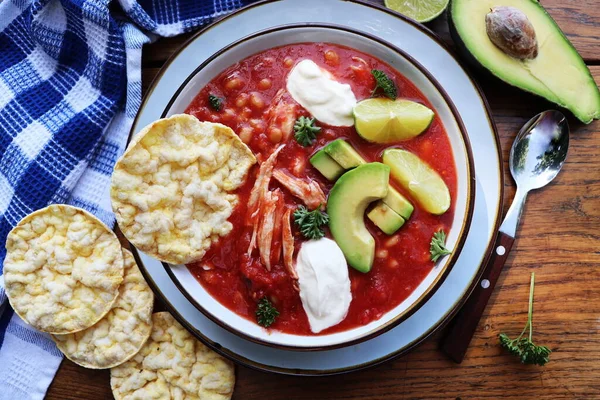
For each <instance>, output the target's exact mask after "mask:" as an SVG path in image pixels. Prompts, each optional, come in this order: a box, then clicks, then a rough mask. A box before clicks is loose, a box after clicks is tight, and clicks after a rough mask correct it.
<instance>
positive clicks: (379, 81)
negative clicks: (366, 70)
mask: <svg viewBox="0 0 600 400" xmlns="http://www.w3.org/2000/svg"><path fill="white" fill-rule="evenodd" d="M371 75H373V77H374V78H375V88H374V89H373V91H372V92H371V97H374V96H375V95H376V94H377V92H378V91H380V90H381V91H382V92H383V94H384V95H385V97H389V98H390V99H392V100H396V97H398V89H397V88H396V84H395V83H394V81H393V80H392V79H391V78H390V77H389V76H387V74H386V73H385V72H383V71H380V70H378V69H372V70H371Z"/></svg>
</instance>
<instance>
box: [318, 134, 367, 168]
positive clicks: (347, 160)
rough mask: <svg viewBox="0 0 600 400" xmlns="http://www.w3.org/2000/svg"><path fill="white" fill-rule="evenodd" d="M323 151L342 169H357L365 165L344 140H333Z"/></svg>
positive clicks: (363, 160) (362, 159)
mask: <svg viewBox="0 0 600 400" xmlns="http://www.w3.org/2000/svg"><path fill="white" fill-rule="evenodd" d="M323 150H325V152H326V153H327V154H328V155H329V156H330V157H331V158H333V159H334V160H335V162H337V163H338V164H339V165H341V166H342V168H344V169H350V168H354V167H358V166H359V165H362V164H365V163H366V161H365V159H364V158H362V157H361V155H360V154H358V152H357V151H356V150H354V147H352V145H351V144H350V143H348V142H346V141H345V140H344V139H336V140H334V141H333V142H331V143H329V144H328V145H327V146H325V147H324V148H323Z"/></svg>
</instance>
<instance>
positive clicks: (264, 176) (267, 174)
mask: <svg viewBox="0 0 600 400" xmlns="http://www.w3.org/2000/svg"><path fill="white" fill-rule="evenodd" d="M284 147H285V144H282V145H281V146H279V147H277V149H275V151H274V152H273V153H272V154H271V155H270V156H269V158H267V159H266V160H265V161H264V162H263V163H262V164H260V168H259V169H258V175H257V177H256V181H255V182H254V186H253V187H252V191H251V192H250V199H249V200H248V211H247V214H246V225H247V226H252V238H251V239H250V245H249V246H248V255H251V254H252V252H253V251H254V249H255V248H256V236H257V234H258V227H259V224H258V222H259V221H258V220H259V214H260V209H261V203H262V201H263V199H264V197H265V196H266V194H267V192H268V190H269V183H270V182H271V176H272V174H273V168H274V167H275V163H276V162H277V155H278V154H279V152H280V151H281V150H282V149H283V148H284Z"/></svg>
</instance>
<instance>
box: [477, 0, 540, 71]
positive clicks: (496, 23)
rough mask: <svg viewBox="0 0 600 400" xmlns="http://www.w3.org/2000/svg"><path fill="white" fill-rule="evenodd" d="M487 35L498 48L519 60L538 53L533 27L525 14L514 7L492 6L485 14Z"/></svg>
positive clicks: (533, 56)
mask: <svg viewBox="0 0 600 400" xmlns="http://www.w3.org/2000/svg"><path fill="white" fill-rule="evenodd" d="M485 28H486V31H487V34H488V37H489V38H490V40H491V41H492V43H494V44H495V45H496V46H497V47H498V48H499V49H500V50H502V51H503V52H504V53H506V54H508V55H509V56H511V57H514V58H517V59H519V60H527V59H529V60H530V59H534V58H536V57H537V55H538V44H537V39H536V35H535V29H534V28H533V25H532V24H531V22H530V21H529V19H528V18H527V16H526V15H525V14H524V13H523V12H522V11H521V10H519V9H517V8H514V7H504V6H502V7H494V8H492V9H491V11H490V12H489V13H488V14H487V15H486V16H485Z"/></svg>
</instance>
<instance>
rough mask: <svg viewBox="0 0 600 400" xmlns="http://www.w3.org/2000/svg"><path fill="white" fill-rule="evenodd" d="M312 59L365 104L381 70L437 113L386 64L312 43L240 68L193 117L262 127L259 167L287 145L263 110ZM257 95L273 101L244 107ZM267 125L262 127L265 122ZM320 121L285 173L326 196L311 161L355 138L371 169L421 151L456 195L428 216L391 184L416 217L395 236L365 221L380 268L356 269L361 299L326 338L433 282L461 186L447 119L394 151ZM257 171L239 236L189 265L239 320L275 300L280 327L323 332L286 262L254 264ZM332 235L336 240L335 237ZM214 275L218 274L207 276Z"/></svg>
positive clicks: (288, 159) (285, 160) (290, 149)
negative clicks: (374, 72) (251, 212)
mask: <svg viewBox="0 0 600 400" xmlns="http://www.w3.org/2000/svg"><path fill="white" fill-rule="evenodd" d="M328 50H333V51H334V52H335V53H337V56H338V60H339V62H338V63H337V64H336V63H335V62H333V63H332V62H329V63H328V62H326V58H325V53H326V52H327V51H328ZM353 57H360V58H361V59H363V60H364V61H365V62H366V64H367V66H366V67H365V68H364V69H360V70H358V71H355V70H354V69H352V68H351V66H360V65H361V64H362V61H357V60H356V58H354V59H353ZM305 58H309V59H311V60H313V61H314V62H316V63H317V64H318V65H320V66H321V67H322V68H324V69H326V70H328V71H329V72H331V73H332V75H333V76H334V77H335V78H336V79H337V80H338V81H340V82H344V83H348V84H349V85H350V86H351V87H352V90H353V91H354V93H355V95H356V98H357V100H359V101H360V100H363V99H365V98H368V97H370V96H371V91H372V88H373V87H374V86H375V82H374V79H373V77H372V76H371V74H370V71H371V69H380V70H383V71H384V72H385V73H387V74H388V75H389V76H390V77H392V79H393V80H394V81H395V83H396V85H397V87H398V94H399V97H401V98H407V99H411V100H414V101H417V102H420V103H422V104H424V105H426V106H428V107H430V108H433V107H432V106H431V104H430V103H429V102H428V101H427V99H426V98H425V96H424V95H423V94H422V93H421V92H420V91H419V89H417V88H416V87H415V85H414V84H413V83H412V82H410V81H409V80H408V79H407V78H405V77H404V76H403V75H401V74H400V73H399V72H397V71H396V70H394V69H393V68H391V67H390V66H388V65H387V64H385V63H383V62H382V61H380V60H378V59H376V58H374V57H372V56H369V55H367V54H364V53H361V52H358V51H356V50H353V49H350V48H346V47H343V46H338V45H331V44H323V43H304V44H294V45H288V46H283V47H279V48H273V49H269V50H266V51H264V52H261V53H258V54H255V55H253V56H251V57H248V58H247V59H245V60H243V61H241V62H239V63H237V64H235V65H233V66H231V67H230V68H228V69H226V70H225V71H223V72H222V73H221V74H220V75H219V76H217V77H216V78H214V79H213V80H212V81H211V82H209V83H208V84H207V85H206V86H205V87H204V88H203V89H202V90H201V91H200V93H199V94H198V95H197V96H196V98H195V99H194V100H193V101H192V103H191V104H190V106H189V107H188V108H187V109H186V113H189V114H192V115H194V116H196V117H198V118H199V119H200V120H204V121H213V122H220V123H223V124H225V125H227V126H229V127H231V128H232V129H233V130H234V131H235V132H237V133H238V134H239V132H240V130H241V129H242V128H244V127H251V126H254V133H253V135H252V137H251V139H250V140H249V141H248V143H247V144H248V146H249V147H250V148H251V149H252V151H253V152H254V153H255V155H256V156H257V158H258V159H259V161H264V160H265V159H266V158H267V157H268V155H269V154H270V153H271V152H272V151H273V149H274V148H275V147H276V146H278V143H273V142H272V141H270V140H269V138H268V135H267V132H265V130H266V129H267V127H266V122H265V121H263V120H262V115H263V112H264V110H265V109H267V108H268V105H269V103H270V101H271V100H272V99H273V97H274V96H275V94H276V93H277V91H278V90H279V89H280V88H285V85H286V77H287V74H288V72H289V71H290V70H291V66H292V65H294V64H295V63H297V62H298V61H300V60H301V59H305ZM330 58H331V57H330ZM289 59H291V60H292V63H291V65H289V66H287V65H286V62H287V63H288V64H290V62H289ZM334 61H335V58H334ZM231 77H238V78H240V79H242V80H243V81H244V83H243V85H242V86H240V87H234V88H233V89H231V86H232V85H229V88H228V82H230V78H231ZM263 79H269V80H270V81H271V85H270V87H268V88H266V85H264V82H263V84H262V86H261V83H260V81H261V80H263ZM233 86H234V85H233ZM252 92H257V93H259V94H260V97H261V99H262V100H263V101H264V104H265V106H264V108H257V107H254V108H252V107H250V106H249V105H248V101H247V102H246V104H242V103H243V101H240V102H239V104H236V102H237V101H238V100H239V99H240V98H243V97H244V96H241V97H240V94H242V93H247V94H249V93H252ZM209 94H213V95H216V96H219V97H221V98H222V99H223V108H222V109H221V110H220V111H219V112H216V111H214V110H212V109H211V108H210V107H209V105H208V95H209ZM299 110H300V111H298V115H297V116H300V115H307V116H308V115H309V114H308V113H307V112H306V111H305V110H304V109H303V108H302V107H299ZM253 120H254V121H253ZM261 121H262V123H263V124H262V125H261V124H259V123H258V122H261ZM317 123H318V125H319V126H321V127H322V128H323V129H322V131H321V133H320V134H319V135H318V136H317V140H316V142H315V143H314V144H313V145H312V146H309V147H306V148H305V147H302V146H300V145H299V144H298V143H297V142H296V141H295V140H294V138H293V135H292V137H291V138H290V139H289V140H288V141H287V142H286V147H285V148H284V149H283V150H282V151H281V153H280V154H279V156H278V158H277V160H278V162H277V166H276V167H277V168H284V169H287V170H288V172H290V173H291V174H294V175H297V176H299V177H308V178H310V179H314V180H316V181H317V182H318V183H319V184H320V185H321V187H322V188H323V190H324V192H325V194H328V193H329V190H330V189H331V187H332V186H333V182H329V181H328V180H327V179H326V178H324V177H323V176H322V175H321V174H320V173H319V172H318V171H317V170H316V169H314V168H313V167H312V166H311V165H310V163H309V161H308V159H309V158H310V156H311V155H312V154H314V153H315V152H316V151H317V150H318V149H320V148H321V147H323V146H324V145H325V144H327V143H329V142H330V141H332V140H334V139H337V138H345V139H346V140H348V142H349V143H351V144H352V145H353V147H354V148H355V149H356V150H357V151H358V152H359V153H360V154H361V155H362V156H363V157H364V158H365V159H366V160H367V161H368V162H373V161H379V162H381V154H382V153H383V151H384V150H385V149H386V148H389V147H398V148H403V149H406V150H409V151H411V152H413V153H415V154H417V155H418V156H419V157H420V158H421V159H423V160H424V161H426V162H427V163H428V164H429V165H430V166H431V167H432V168H433V169H435V170H436V171H437V172H438V173H439V174H440V175H441V176H442V178H443V180H444V181H445V183H446V185H447V186H448V188H449V190H450V195H451V197H452V204H451V207H450V210H448V212H446V213H445V214H443V215H441V216H436V215H432V214H429V213H428V212H426V211H424V210H422V208H421V207H420V206H419V204H418V203H417V202H416V201H415V199H413V198H412V197H411V196H410V195H409V194H408V193H407V192H406V191H405V190H403V189H402V188H401V187H399V186H398V185H397V184H395V183H394V181H393V179H390V182H391V183H392V185H393V186H394V187H395V188H396V189H398V191H400V192H401V193H402V194H404V195H405V196H406V197H407V198H408V199H409V200H410V201H411V202H412V203H413V205H414V206H415V210H414V212H413V214H412V216H411V218H410V219H409V220H408V221H407V222H406V223H405V224H404V226H403V227H402V228H400V230H399V231H398V232H396V233H395V234H394V235H392V236H387V235H386V234H384V233H383V232H381V230H379V228H377V227H376V226H375V225H374V224H373V223H372V222H371V221H370V220H368V219H367V218H365V223H366V225H367V227H368V229H369V231H370V232H371V233H372V235H373V237H374V238H375V241H376V250H375V252H376V257H375V261H374V264H373V268H372V270H371V271H370V272H369V273H366V274H363V273H360V272H358V271H356V270H354V269H353V268H351V267H349V271H350V281H351V290H352V298H353V299H352V302H351V304H350V309H349V311H348V315H347V317H346V318H345V319H344V320H343V321H342V322H341V323H340V324H338V325H336V326H333V327H331V328H329V329H326V330H324V331H322V332H320V333H319V335H322V334H328V333H333V332H340V331H344V330H348V329H352V328H355V327H358V326H361V325H365V324H367V323H369V322H371V321H373V320H376V319H378V318H380V317H381V316H382V315H383V314H385V313H386V312H388V311H390V310H391V309H393V308H394V307H396V306H397V305H398V304H400V303H401V302H402V301H403V300H405V299H406V298H407V297H408V296H409V295H410V294H411V293H412V292H413V291H414V290H415V288H416V287H417V286H418V285H419V284H420V283H421V282H422V281H423V279H424V278H425V277H426V276H427V274H429V272H430V271H431V269H432V268H433V266H434V263H433V262H432V261H430V259H429V257H430V253H429V244H430V241H431V237H432V236H433V234H434V233H435V232H437V231H438V230H440V229H444V230H445V231H446V232H448V230H449V229H450V227H451V225H452V220H453V216H454V208H455V197H456V188H457V180H456V168H455V165H454V160H453V156H452V148H451V146H450V141H449V139H448V136H447V134H446V132H445V129H444V127H443V125H442V123H441V121H440V119H439V117H438V116H437V115H436V116H435V117H434V119H433V122H432V123H431V125H430V127H429V128H428V129H427V131H426V132H424V133H423V134H421V135H419V136H418V137H416V138H414V139H411V140H409V141H404V142H398V143H394V144H391V145H390V144H375V143H369V142H366V141H365V140H363V139H362V138H361V137H360V136H359V135H358V134H357V133H356V131H355V129H354V128H353V127H332V126H327V125H324V124H322V123H319V122H318V121H317ZM251 124H252V125H251ZM257 170H258V167H257V166H255V167H253V169H252V170H251V172H250V174H249V177H248V179H247V181H246V183H245V185H244V186H243V187H242V188H240V189H238V190H237V191H236V193H237V194H238V196H239V202H238V205H237V206H236V207H235V209H234V212H233V214H232V216H231V217H230V219H229V220H230V222H232V224H233V226H234V228H233V230H232V231H231V232H230V234H229V235H227V236H225V237H222V238H220V239H218V240H217V241H216V242H215V243H213V245H212V246H211V248H210V249H209V250H208V252H207V253H206V255H205V257H204V259H203V260H202V261H200V262H198V263H196V264H192V265H189V266H188V268H189V270H190V271H191V272H192V273H193V274H194V275H195V276H196V277H197V279H198V281H199V282H200V283H201V284H202V285H203V286H204V288H205V289H206V290H207V291H208V292H209V293H210V294H211V295H212V296H213V297H215V298H216V299H217V300H218V301H219V302H220V303H222V304H223V305H225V306H226V307H228V308H229V309H231V310H232V311H234V312H236V313H237V314H239V315H241V316H243V317H246V318H248V319H250V320H252V321H255V320H256V317H255V315H254V314H255V310H256V304H257V302H258V300H260V299H261V298H262V297H264V296H267V297H268V298H269V299H270V300H271V301H272V302H273V303H274V305H275V306H276V308H277V309H278V311H279V313H280V315H279V317H278V318H277V319H276V321H275V323H274V324H273V325H272V326H271V328H273V329H277V330H280V331H283V332H286V333H292V334H299V335H314V334H313V333H312V332H311V331H310V326H309V323H308V318H307V316H306V313H305V312H304V309H303V308H302V303H301V301H300V297H299V295H298V293H297V292H296V291H295V290H294V288H293V281H292V279H291V278H290V277H289V275H288V273H287V272H286V270H285V268H284V267H283V266H282V263H281V262H278V263H276V264H275V265H274V266H273V267H272V269H271V271H270V272H269V271H267V270H266V268H265V267H264V266H263V265H262V264H261V262H260V261H259V258H258V257H257V256H256V255H254V256H253V257H248V255H247V254H246V252H247V248H248V244H249V242H250V237H251V231H249V230H248V229H247V228H246V227H245V226H244V223H243V221H244V218H245V216H246V204H247V201H248V198H249V194H250V190H251V189H252V186H253V185H254V180H255V178H256V173H257ZM278 187H280V188H281V190H282V191H283V193H284V199H285V204H286V207H288V208H295V207H297V205H300V204H302V203H301V201H300V200H298V199H296V198H295V197H293V196H292V195H291V194H290V193H289V192H288V191H287V190H286V189H285V188H283V187H281V186H280V185H279V183H278V182H277V181H275V180H274V179H272V180H271V184H270V188H271V189H275V188H278ZM293 233H294V239H295V253H294V254H297V251H298V250H299V248H300V246H301V243H302V242H303V241H305V239H304V238H303V237H302V236H301V235H300V233H299V232H298V230H297V229H296V227H293ZM326 236H327V237H330V238H331V234H330V233H329V231H328V230H326ZM396 237H397V238H398V240H397V243H392V244H391V245H390V244H389V242H390V239H391V238H396ZM394 240H395V239H394ZM275 246H277V244H275ZM384 249H385V250H387V252H388V254H387V256H385V255H384V254H379V255H380V256H378V253H380V252H381V250H384ZM206 268H210V269H209V270H206Z"/></svg>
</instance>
